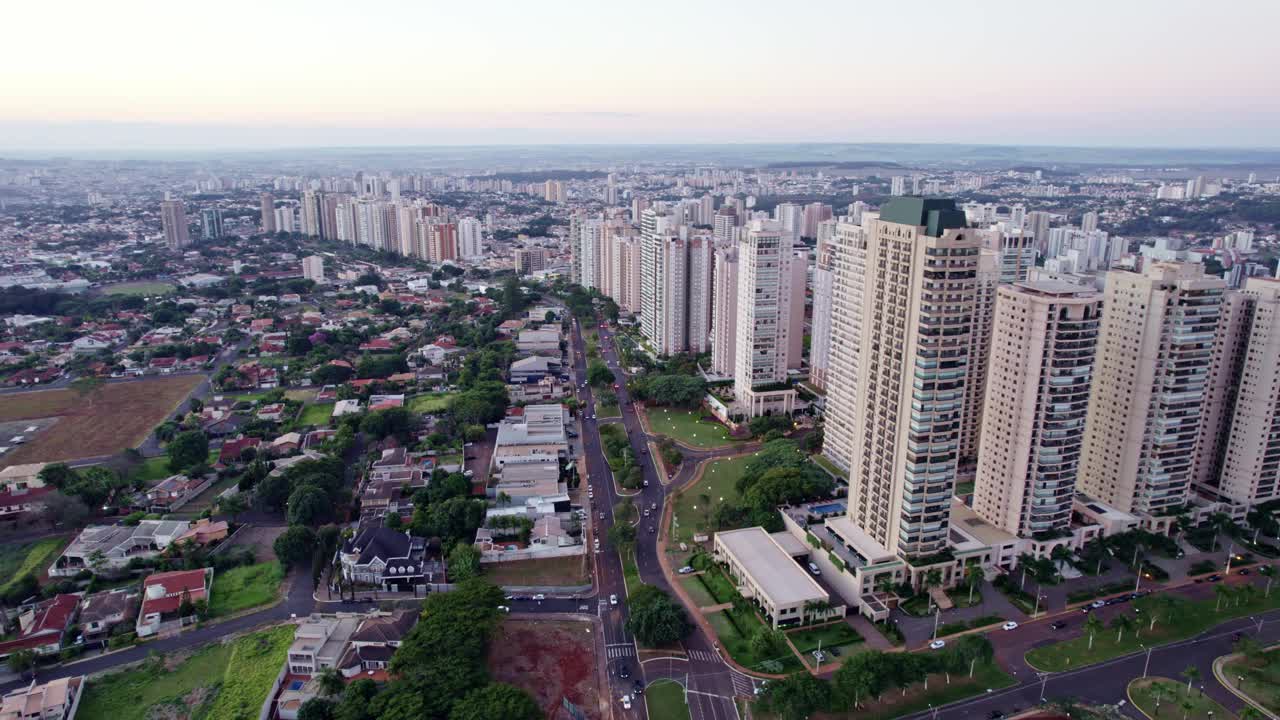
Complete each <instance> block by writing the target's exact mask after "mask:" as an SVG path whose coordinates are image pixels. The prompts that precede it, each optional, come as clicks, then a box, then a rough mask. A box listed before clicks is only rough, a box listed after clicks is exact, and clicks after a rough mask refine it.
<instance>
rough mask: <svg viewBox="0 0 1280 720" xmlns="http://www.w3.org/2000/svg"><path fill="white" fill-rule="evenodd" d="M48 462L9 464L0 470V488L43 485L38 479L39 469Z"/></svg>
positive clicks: (9, 488)
mask: <svg viewBox="0 0 1280 720" xmlns="http://www.w3.org/2000/svg"><path fill="white" fill-rule="evenodd" d="M48 464H49V463H42V462H40V463H28V464H26V465H10V466H9V467H7V468H5V469H3V470H0V490H29V489H32V488H42V487H44V480H41V479H40V471H41V470H44V468H45V466H46V465H48Z"/></svg>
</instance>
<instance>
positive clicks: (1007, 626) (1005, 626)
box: [1000, 620, 1018, 630]
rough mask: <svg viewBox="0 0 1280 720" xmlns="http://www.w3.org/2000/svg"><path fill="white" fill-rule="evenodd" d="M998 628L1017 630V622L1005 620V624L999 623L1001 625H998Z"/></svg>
mask: <svg viewBox="0 0 1280 720" xmlns="http://www.w3.org/2000/svg"><path fill="white" fill-rule="evenodd" d="M1000 628H1001V629H1002V630H1017V629H1018V623H1016V622H1014V621H1012V620H1010V621H1009V622H1007V623H1005V624H1003V625H1001V626H1000Z"/></svg>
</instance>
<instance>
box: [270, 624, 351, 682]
mask: <svg viewBox="0 0 1280 720" xmlns="http://www.w3.org/2000/svg"><path fill="white" fill-rule="evenodd" d="M361 619H362V618H361V617H360V616H359V615H355V614H351V613H339V614H337V615H312V616H311V617H309V618H307V619H306V620H304V621H303V622H302V623H300V624H299V625H298V627H297V629H296V630H294V631H293V644H292V645H290V646H289V654H288V657H287V658H286V661H285V662H286V664H287V665H288V670H289V673H290V674H292V675H315V674H316V673H318V672H320V671H321V670H323V669H325V668H331V667H336V666H337V664H338V660H339V659H340V658H341V657H342V652H343V650H344V649H345V648H346V646H347V640H349V639H350V638H351V636H352V635H354V634H355V632H356V630H357V629H358V628H359V627H360V622H361Z"/></svg>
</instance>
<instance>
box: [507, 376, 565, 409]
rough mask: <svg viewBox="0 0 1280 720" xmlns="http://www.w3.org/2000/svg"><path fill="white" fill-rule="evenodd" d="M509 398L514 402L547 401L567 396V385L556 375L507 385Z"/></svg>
mask: <svg viewBox="0 0 1280 720" xmlns="http://www.w3.org/2000/svg"><path fill="white" fill-rule="evenodd" d="M507 395H508V399H509V400H510V401H511V402H513V403H545V402H549V401H552V400H559V399H561V398H563V397H564V396H565V387H564V385H562V384H561V383H560V382H558V381H557V380H556V379H555V378H554V377H551V376H547V377H544V378H542V379H541V380H534V381H530V382H524V383H512V384H509V385H507Z"/></svg>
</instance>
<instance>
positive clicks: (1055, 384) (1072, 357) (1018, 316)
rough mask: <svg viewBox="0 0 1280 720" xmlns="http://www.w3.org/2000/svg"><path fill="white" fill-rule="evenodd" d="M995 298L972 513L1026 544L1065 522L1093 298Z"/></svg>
mask: <svg viewBox="0 0 1280 720" xmlns="http://www.w3.org/2000/svg"><path fill="white" fill-rule="evenodd" d="M997 296H998V299H997V301H996V311H995V322H994V327H993V330H992V335H993V342H992V343H991V352H990V360H989V366H988V372H987V380H986V395H985V401H984V403H983V404H984V409H983V413H982V452H981V454H980V455H979V456H978V472H977V477H976V479H975V481H974V496H973V498H974V499H973V509H974V511H976V512H977V513H978V514H979V515H980V516H982V517H983V518H984V519H985V520H986V521H987V522H989V523H991V524H992V525H995V526H996V527H999V528H1001V529H1003V530H1004V531H1006V532H1009V533H1012V534H1014V535H1017V536H1019V537H1023V538H1028V537H1031V536H1033V535H1035V534H1037V533H1053V532H1055V531H1061V530H1065V529H1067V528H1068V526H1069V525H1070V522H1071V505H1072V500H1073V499H1074V498H1075V484H1076V471H1077V467H1078V465H1079V462H1080V447H1081V443H1082V442H1083V439H1084V425H1085V414H1086V412H1087V411H1088V407H1089V388H1090V384H1091V382H1092V377H1093V360H1094V351H1095V349H1096V346H1097V339H1098V323H1099V315H1100V313H1101V312H1102V298H1101V296H1100V295H1099V294H1098V293H1097V291H1095V290H1093V289H1092V288H1084V287H1081V286H1079V285H1072V284H1069V283H1064V282H1059V281H1053V280H1048V281H1035V282H1027V283H1018V284H1016V285H1005V286H1001V287H1000V289H999V290H998V291H997Z"/></svg>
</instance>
